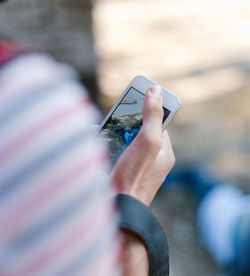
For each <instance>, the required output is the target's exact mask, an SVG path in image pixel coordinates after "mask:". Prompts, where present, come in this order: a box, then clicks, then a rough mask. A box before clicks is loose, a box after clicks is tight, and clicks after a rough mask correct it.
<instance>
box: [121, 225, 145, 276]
mask: <svg viewBox="0 0 250 276" xmlns="http://www.w3.org/2000/svg"><path fill="white" fill-rule="evenodd" d="M122 239H123V248H122V253H121V254H122V266H123V273H124V274H123V275H124V276H138V275H140V276H148V273H149V261H148V254H147V249H146V246H145V245H144V243H143V241H142V240H141V239H140V238H139V237H138V236H137V235H136V234H134V233H133V232H131V231H128V230H122Z"/></svg>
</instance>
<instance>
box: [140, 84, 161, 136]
mask: <svg viewBox="0 0 250 276" xmlns="http://www.w3.org/2000/svg"><path fill="white" fill-rule="evenodd" d="M162 118H163V110H162V90H161V88H160V87H159V86H152V87H150V88H149V90H148V91H147V93H146V96H145V100H144V104H143V128H144V129H147V131H151V132H152V131H156V132H157V134H159V133H161V128H162Z"/></svg>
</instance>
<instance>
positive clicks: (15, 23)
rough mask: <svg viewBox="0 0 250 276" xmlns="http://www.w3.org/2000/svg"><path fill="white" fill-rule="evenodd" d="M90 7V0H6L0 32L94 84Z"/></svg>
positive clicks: (0, 11) (94, 63) (94, 59)
mask: <svg viewBox="0 0 250 276" xmlns="http://www.w3.org/2000/svg"><path fill="white" fill-rule="evenodd" d="M91 9H92V6H91V0H9V1H7V2H6V3H3V4H1V5H0V34H3V35H6V36H8V37H10V38H12V39H14V40H15V41H18V42H21V43H22V44H24V45H28V46H29V47H30V46H31V47H39V48H41V49H43V50H44V51H46V52H47V53H49V54H51V55H53V56H54V57H55V58H56V59H57V60H60V61H64V62H67V63H69V64H72V65H73V66H74V67H75V68H76V69H77V70H78V71H79V72H80V74H81V76H82V78H83V80H84V81H86V83H87V85H88V83H89V84H90V86H94V84H93V83H94V82H95V72H96V56H95V54H94V47H93V35H92V29H91V26H92V22H91V21H92V20H91ZM93 92H95V91H93Z"/></svg>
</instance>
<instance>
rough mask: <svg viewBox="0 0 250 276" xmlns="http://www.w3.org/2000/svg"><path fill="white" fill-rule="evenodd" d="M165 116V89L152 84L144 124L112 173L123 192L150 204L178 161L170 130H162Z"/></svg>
mask: <svg viewBox="0 0 250 276" xmlns="http://www.w3.org/2000/svg"><path fill="white" fill-rule="evenodd" d="M162 118H163V110H162V90H161V88H160V87H158V86H152V87H151V88H150V89H149V90H148V91H147V93H146V96H145V100H144V105H143V126H142V128H141V130H140V132H139V134H138V135H137V137H136V138H135V139H134V141H133V142H132V143H131V145H130V146H129V147H128V148H127V149H126V150H125V152H124V153H123V154H122V155H121V157H120V159H119V160H118V162H117V163H116V165H115V167H114V169H113V171H112V173H111V181H112V183H114V185H115V186H116V187H117V190H118V193H119V194H128V195H131V196H133V197H135V198H137V199H138V200H140V201H141V202H143V203H144V204H146V205H147V206H149V205H150V204H151V202H152V200H153V199H154V196H155V194H156V192H157V191H158V189H159V187H160V185H161V184H162V182H163V181H164V179H165V177H166V175H167V174H168V173H169V172H170V170H171V169H172V168H173V166H174V164H175V157H174V153H173V150H172V146H171V142H170V139H169V136H168V133H167V131H164V132H163V133H162Z"/></svg>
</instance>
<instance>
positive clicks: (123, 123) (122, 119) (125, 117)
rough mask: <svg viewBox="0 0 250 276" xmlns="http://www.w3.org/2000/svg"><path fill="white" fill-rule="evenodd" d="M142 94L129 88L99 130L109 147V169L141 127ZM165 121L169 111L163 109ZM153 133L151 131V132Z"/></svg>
mask: <svg viewBox="0 0 250 276" xmlns="http://www.w3.org/2000/svg"><path fill="white" fill-rule="evenodd" d="M144 97H145V96H144V94H143V93H141V92H140V91H138V90H137V89H135V88H133V87H131V88H130V89H129V90H128V92H127V93H126V95H125V96H124V97H123V99H122V100H121V102H120V103H119V105H118V106H117V107H116V109H115V110H114V112H113V113H112V115H111V116H110V117H109V119H108V120H107V121H106V123H105V124H104V126H103V127H102V129H101V130H100V134H101V136H102V137H103V138H104V139H105V140H106V142H107V143H108V147H109V155H110V156H109V157H110V161H111V168H112V167H113V166H114V165H115V163H116V162H117V160H118V159H119V157H120V156H121V154H122V153H123V151H124V150H125V149H126V148H127V147H128V146H129V145H130V144H131V143H132V141H133V140H134V138H135V137H136V136H137V134H138V133H139V131H140V129H141V127H142V108H143V102H144ZM163 110H164V118H163V121H165V120H166V118H167V117H168V115H169V114H170V111H169V110H168V109H166V108H165V107H163ZM152 131H153V130H152Z"/></svg>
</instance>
